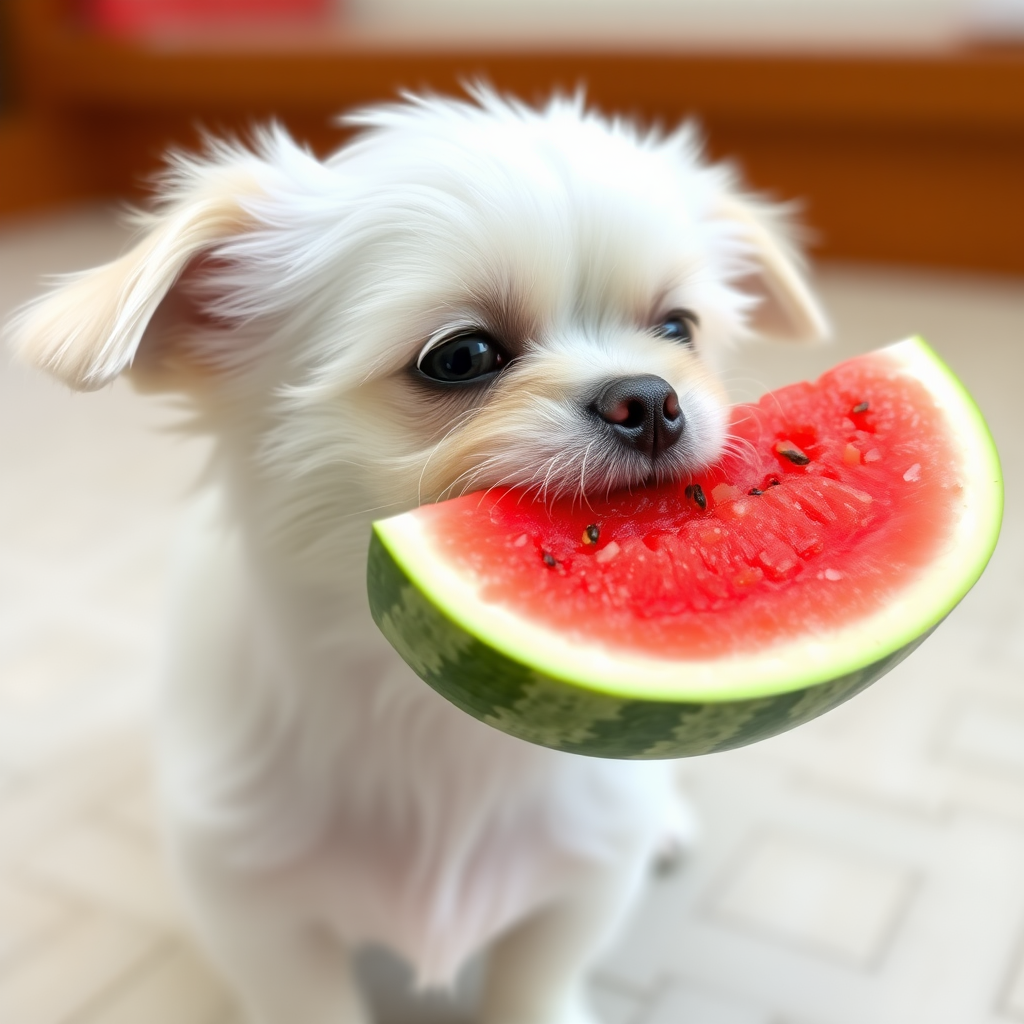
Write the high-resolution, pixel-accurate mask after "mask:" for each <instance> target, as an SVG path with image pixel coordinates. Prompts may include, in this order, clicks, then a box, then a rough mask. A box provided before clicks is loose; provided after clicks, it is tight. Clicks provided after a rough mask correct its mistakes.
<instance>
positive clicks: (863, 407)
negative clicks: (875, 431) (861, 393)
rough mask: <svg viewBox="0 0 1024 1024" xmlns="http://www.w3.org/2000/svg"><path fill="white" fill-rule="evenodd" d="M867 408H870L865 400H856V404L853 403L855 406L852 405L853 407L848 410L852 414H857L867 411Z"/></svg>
mask: <svg viewBox="0 0 1024 1024" xmlns="http://www.w3.org/2000/svg"><path fill="white" fill-rule="evenodd" d="M869 408H871V407H870V406H869V405H868V403H867V402H858V403H857V404H856V405H855V406H854V407H853V408H852V409H851V410H850V412H852V413H853V414H854V415H855V416H856V415H857V414H858V413H862V412H867V411H868V409H869Z"/></svg>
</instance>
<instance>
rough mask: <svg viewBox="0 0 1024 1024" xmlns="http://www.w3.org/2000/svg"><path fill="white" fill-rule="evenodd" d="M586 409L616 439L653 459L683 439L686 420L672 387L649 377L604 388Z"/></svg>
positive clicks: (646, 375)
mask: <svg viewBox="0 0 1024 1024" xmlns="http://www.w3.org/2000/svg"><path fill="white" fill-rule="evenodd" d="M590 408H591V410H592V411H593V412H595V413H596V414H597V415H598V416H600V417H601V419H603V420H604V421H605V422H606V423H610V424H611V427H612V430H614V431H615V434H616V435H617V436H618V437H619V439H620V440H621V441H622V442H623V443H624V444H628V445H629V446H630V447H631V448H635V449H636V450H637V451H638V452H642V453H643V454H644V455H648V456H650V457H651V458H652V459H653V458H656V457H657V456H658V455H660V454H661V453H662V452H663V451H666V450H667V449H669V448H671V447H672V445H674V444H675V443H676V441H678V440H679V438H680V437H682V436H683V427H684V426H685V425H686V419H685V417H684V416H683V410H682V409H680V408H679V396H678V395H677V394H676V393H675V391H674V390H673V388H672V385H671V384H669V382H668V381H667V380H662V378H661V377H655V376H654V374H653V373H645V374H643V375H642V376H638V377H620V378H619V379H618V380H613V381H612V382H611V383H610V384H606V385H605V387H604V388H602V389H601V391H600V392H598V395H597V397H596V398H595V399H594V401H593V402H591V404H590Z"/></svg>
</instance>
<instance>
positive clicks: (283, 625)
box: [16, 92, 824, 1024]
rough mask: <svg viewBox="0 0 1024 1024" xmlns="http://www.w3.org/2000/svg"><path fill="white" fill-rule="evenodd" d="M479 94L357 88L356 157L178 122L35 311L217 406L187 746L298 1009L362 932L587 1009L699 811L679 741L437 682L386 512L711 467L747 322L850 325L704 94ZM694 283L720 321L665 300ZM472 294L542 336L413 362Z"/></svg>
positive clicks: (345, 1005) (179, 796)
mask: <svg viewBox="0 0 1024 1024" xmlns="http://www.w3.org/2000/svg"><path fill="white" fill-rule="evenodd" d="M475 99H476V102H475V103H473V104H470V103H461V102H455V101H448V100H440V99H429V100H424V99H410V100H408V101H407V102H405V103H403V104H399V105H394V106H389V107H382V108H376V109H374V110H371V111H369V112H366V113H364V114H361V115H359V116H357V117H355V118H352V119H351V122H352V123H354V124H355V125H357V126H359V127H361V128H362V129H363V131H362V133H361V134H360V135H358V136H357V137H356V139H355V141H353V142H352V143H350V144H349V145H348V146H346V147H345V148H343V149H342V150H340V151H339V152H338V153H337V154H336V155H335V156H333V157H332V158H330V159H329V160H327V161H325V162H320V161H318V160H317V159H315V158H314V157H313V156H312V155H310V154H309V153H307V152H306V151H304V150H302V149H300V148H299V147H297V146H296V145H295V144H294V143H293V142H292V141H291V140H290V139H289V138H288V137H287V136H286V135H285V134H284V133H283V132H281V131H279V130H273V131H270V132H268V133H266V134H265V135H263V136H261V138H260V139H259V141H258V146H257V148H256V150H255V151H249V150H246V149H243V148H241V147H238V146H229V145H224V144H215V145H212V146H211V148H210V151H209V152H208V153H207V154H206V155H205V156H204V157H202V158H185V157H179V158H177V159H176V161H175V162H174V164H173V165H172V170H171V173H170V174H169V176H168V179H167V181H166V182H165V183H164V187H163V192H162V201H161V205H160V206H159V207H158V208H157V210H156V212H154V213H153V214H152V215H150V216H149V217H147V218H146V219H145V222H144V227H145V229H146V234H145V236H144V237H143V239H142V241H141V242H140V243H139V245H138V246H137V247H136V248H135V249H133V250H132V251H130V252H129V253H128V254H126V255H125V256H123V257H122V258H121V259H120V260H118V261H116V262H115V263H113V264H110V265H108V266H107V267H104V268H99V269H98V270H95V271H90V272H88V273H86V274H83V275H79V276H77V277H76V278H74V279H73V280H72V281H70V282H68V283H66V284H64V286H63V288H62V289H58V290H57V291H55V292H53V293H51V294H49V295H47V296H44V297H43V298H42V299H40V300H39V301H38V302H37V303H35V304H34V305H32V306H31V307H29V308H28V309H27V310H26V311H25V312H24V313H23V314H22V316H21V318H20V320H19V322H18V323H17V325H16V344H17V345H18V346H19V347H20V349H21V351H22V353H23V354H24V355H25V356H26V357H27V358H29V359H31V360H33V361H34V362H36V363H37V364H39V365H42V366H45V367H46V368H48V369H50V370H51V371H52V372H54V373H56V374H58V375H59V376H61V377H62V378H63V379H65V380H67V381H68V382H69V383H70V384H72V385H73V386H75V387H79V388H91V387H99V386H102V385H103V384H104V383H106V382H107V381H109V380H110V379H112V378H113V377H114V376H116V375H117V374H118V373H120V372H122V371H124V370H126V369H128V368H129V367H131V368H132V375H133V378H134V379H136V380H137V381H138V382H139V383H140V384H144V385H145V386H147V387H151V388H156V389H164V390H172V391H178V392H181V393H183V394H184V395H186V396H187V398H188V401H189V407H190V409H191V423H192V426H193V428H194V429H199V430H204V431H208V432H210V433H212V435H213V436H214V438H215V441H216V447H215V454H214V457H213V462H212V465H211V467H210V471H209V474H208V479H209V486H208V488H207V490H206V492H205V494H204V496H203V498H202V499H201V500H200V501H198V502H197V503H196V507H195V510H194V512H193V514H192V516H191V521H190V523H189V526H188V529H187V531H186V533H185V538H184V540H183V543H182V548H181V552H180V556H179V558H178V560H177V565H178V574H177V576H178V579H177V583H176V589H175V593H176V611H175V614H174V617H173V621H172V624H171V630H170V633H169V636H170V642H169V645H168V650H167V666H166V673H165V674H166V679H167V684H168V685H167V697H166V703H165V707H164V710H163V713H162V715H161V744H160V750H161V765H162V778H163V782H164V791H165V795H166V809H167V821H168V826H169V837H170V842H171V847H172V849H173V850H174V851H175V855H176V859H177V862H178V864H179V866H180V869H181V875H182V879H183V882H184V886H185V890H186V892H187V893H188V894H189V898H190V900H191V903H192V905H193V909H194V913H195V918H196V922H197V925H198V927H199V930H200V933H201V934H202V936H203V937H204V938H205V941H206V943H207V946H208V948H209V950H210V953H211V956H212V957H213V958H214V959H215V960H216V961H217V962H218V963H219V964H220V966H221V968H222V969H223V970H224V971H225V973H226V974H227V976H228V977H229V978H230V980H231V981H232V982H233V984H234V985H235V986H236V987H237V989H238V990H239V992H240V993H241V995H242V997H243V998H244V999H245V1000H246V1002H247V1004H248V1005H249V1007H250V1009H251V1012H252V1015H253V1018H254V1019H255V1020H259V1021H263V1022H267V1024H270V1022H273V1024H302V1022H320V1021H323V1022H325V1024H326V1022H328V1021H332V1022H334V1024H353V1022H356V1021H359V1020H361V1019H363V1017H362V1015H363V1010H362V1008H361V1004H360V1000H359V997H358V993H356V991H355V989H354V987H353V985H352V982H351V978H350V976H349V974H348V968H347V959H346V951H347V950H351V949H352V948H353V947H356V946H358V945H360V944H362V943H366V942H380V943H385V944H387V945H390V946H392V947H394V948H395V949H396V950H398V951H399V952H401V953H402V954H404V955H405V956H406V957H408V958H409V960H410V961H411V962H412V963H413V964H414V965H415V966H416V968H417V970H418V974H419V978H420V980H421V982H423V983H424V984H429V983H440V982H445V981H447V980H449V979H450V978H451V977H452V976H453V975H454V973H455V972H456V971H457V970H458V968H459V966H460V965H461V964H462V963H463V962H464V960H465V959H466V958H467V957H468V956H469V955H470V954H472V953H473V952H474V951H476V950H478V949H479V948H481V947H482V946H485V945H487V944H489V943H493V944H494V947H493V952H492V957H491V959H492V975H491V979H490V981H489V983H488V989H487V994H486V995H485V1000H484V1008H483V1013H484V1016H485V1019H486V1021H487V1022H488V1024H549V1022H550V1024H556V1022H557V1024H582V1022H585V1021H588V1020H590V1019H591V1018H590V1017H589V1016H588V1014H587V1011H586V1010H585V1008H584V1007H583V1004H582V1001H581V997H580V984H579V979H580V975H581V972H582V971H583V970H584V969H585V967H586V965H587V964H588V963H589V962H590V961H591V960H592V958H593V956H594V955H595V954H596V951H597V950H598V949H599V948H600V947H601V945H602V943H603V942H605V941H606V939H607V938H608V936H609V935H610V934H611V933H612V932H613V930H614V927H615V926H616V924H617V922H618V921H619V919H620V918H621V916H622V914H623V913H624V912H625V911H626V909H627V908H628V906H629V902H630V900H631V898H632V895H633V893H634V891H635V889H636V886H637V885H638V884H639V880H640V878H641V876H642V874H643V871H644V866H645V865H646V863H647V861H648V860H649V858H650V857H651V855H652V854H653V853H654V852H655V851H656V849H657V848H658V844H659V843H660V842H661V841H662V839H663V833H664V831H665V829H666V828H667V827H669V826H670V824H671V823H672V822H673V821H674V820H677V819H678V813H679V812H678V806H677V802H676V801H677V795H676V794H675V792H674V788H673V783H672V774H671V767H670V766H669V765H667V764H665V763H624V762H612V761H601V760H596V759H587V758H582V757H576V756H572V755H567V754H561V753H558V752H555V751H551V750H547V749H543V748H540V747H533V746H530V745H527V744H525V743H522V742H519V741H517V740H514V739H511V738H509V737H507V736H505V735H503V734H501V733H498V732H496V731H494V730H491V729H490V728H488V727H486V726H484V725H481V724H480V723H478V722H476V721H475V720H473V719H471V718H469V717H468V716H466V715H464V714H462V713H461V712H459V711H458V710H456V709H455V708H454V707H452V706H451V705H449V704H447V703H446V702H445V701H444V700H442V699H441V698H440V697H438V696H437V695H436V694H435V693H434V692H433V691H432V690H430V689H429V688H427V687H426V686H425V685H423V684H422V683H420V682H419V681H418V680H417V679H416V678H415V677H414V676H413V675H412V674H411V672H410V671H409V670H408V669H407V668H406V667H405V665H404V664H403V663H402V662H401V661H399V660H398V658H397V657H396V655H395V654H394V652H393V651H392V650H391V649H390V648H389V647H388V645H387V644H386V642H385V641H384V640H383V639H382V638H381V636H380V635H379V633H378V632H377V630H376V629H375V627H374V626H373V623H372V621H371V620H370V617H369V614H368V611H367V608H366V602H365V594H364V586H365V584H364V565H365V552H366V545H367V539H368V524H369V522H370V521H371V519H372V518H374V517H376V516H378V515H380V514H382V513H388V512H398V511H400V510H403V509H406V508H409V507H411V506H413V505H415V504H416V503H417V502H419V501H421V500H428V499H433V498H436V497H438V496H445V495H448V494H452V493H458V492H460V491H463V490H466V489H470V488H475V487H484V486H492V485H495V484H503V483H516V484H521V485H523V486H525V487H528V488H532V489H533V490H535V491H536V492H537V493H538V494H540V495H542V496H545V497H546V496H550V495H552V494H556V493H559V494H561V493H572V494H579V495H581V496H583V495H587V494H593V493H600V492H603V491H606V490H608V489H610V488H612V487H619V486H631V485H634V484H638V483H641V482H643V481H644V480H645V479H647V478H649V477H650V476H652V475H654V476H673V477H677V476H681V475H683V474H685V473H686V472H688V471H690V470H693V469H695V468H697V467H699V466H700V465H703V464H706V463H707V462H709V461H710V460H712V459H713V458H714V457H715V456H716V455H717V453H718V452H719V450H720V449H721V446H722V444H723V442H724V426H723V423H724V419H723V413H722V400H721V397H720V393H719V391H718V388H717V385H716V384H715V383H714V379H713V377H712V376H711V375H710V373H709V371H708V370H707V369H706V368H705V367H706V366H707V365H708V364H709V363H710V364H712V365H713V363H714V357H715V354H716V352H719V351H721V350H722V348H723V347H724V346H725V345H727V344H729V343H731V342H732V341H733V340H735V339H737V338H741V337H744V336H746V335H748V334H751V333H754V332H756V331H757V330H758V328H759V326H765V325H770V326H772V327H774V328H775V329H777V330H781V331H782V332H783V333H787V334H789V335H791V336H794V337H801V336H810V335H813V334H816V333H820V332H821V331H822V330H823V328H824V325H823V321H822V318H821V314H820V313H819V311H818V309H817V307H816V306H815V304H814V302H813V299H812V298H811V296H810V294H809V292H808V291H807V288H806V286H805V285H804V283H803V281H802V279H801V277H800V275H799V272H798V267H797V264H796V263H795V262H794V257H793V254H792V252H791V251H790V249H789V247H788V245H787V244H786V242H785V241H784V235H783V234H782V233H781V225H780V222H779V220H778V218H777V216H776V215H775V214H773V212H772V211H771V210H768V209H767V208H764V207H761V206H758V205H757V204H756V203H753V202H752V201H750V200H749V199H745V198H744V197H742V196H740V195H739V194H737V192H736V191H735V186H734V181H733V177H732V175H731V174H730V173H729V172H728V171H727V170H724V169H723V168H721V167H713V166H707V165H705V164H703V163H702V162H701V160H700V156H699V152H698V147H697V143H696V141H695V138H694V135H693V132H692V130H690V129H689V128H684V129H683V130H681V131H680V132H679V133H677V134H675V135H672V136H669V137H667V138H663V137H660V136H656V135H648V136H643V135H641V134H639V133H638V132H637V131H636V130H635V129H634V128H633V127H632V126H630V125H629V124H626V123H623V122H608V121H605V120H603V119H602V118H600V117H598V116H596V115H594V114H592V113H588V112H586V111H585V110H584V108H583V105H582V102H581V101H580V100H578V99H577V100H573V101H565V100H556V101H554V102H552V103H551V104H550V105H549V106H548V107H547V108H545V109H544V110H540V111H535V110H532V109H528V108H524V107H521V106H519V105H517V104H515V103H512V102H508V101H505V100H501V99H499V98H497V97H496V96H494V95H492V94H489V93H486V92H478V93H477V94H476V95H475ZM679 307H683V308H686V309H690V310H693V311H695V312H697V313H698V315H699V317H700V327H699V329H698V332H697V345H696V347H697V354H694V353H693V352H690V351H687V350H685V349H683V348H682V347H681V346H679V345H675V344H673V343H672V342H669V341H666V340H665V339H663V338H657V337H654V336H653V335H652V334H651V333H650V330H649V328H650V326H651V325H652V324H654V323H656V322H657V321H658V318H659V317H660V316H664V315H665V313H666V312H667V311H669V310H672V309H675V308H679ZM466 325H476V326H480V327H482V328H486V329H488V330H489V331H491V333H492V334H495V335H496V336H499V337H500V338H502V339H503V340H505V341H506V342H507V344H508V347H509V348H510V350H511V351H512V352H513V353H514V354H515V356H516V359H515V360H514V362H513V363H512V365H511V366H510V367H509V368H508V369H506V370H505V371H503V373H502V374H501V375H500V377H499V378H498V379H497V380H496V381H495V383H493V384H492V385H490V386H489V387H487V388H484V389H462V390H456V391H452V390H449V391H443V390H439V389H436V388H435V389H432V388H431V387H430V386H425V385H424V384H423V383H422V382H417V381H415V380H414V376H413V372H412V370H411V367H413V366H414V365H415V364H416V362H417V359H418V357H419V356H420V355H421V353H422V352H423V351H424V349H425V346H426V345H428V344H429V343H430V342H431V341H432V340H436V339H437V338H438V337H441V336H443V335H444V334H445V333H446V332H450V331H451V330H452V329H454V328H456V327H459V326H466ZM635 373H655V374H658V375H659V376H662V377H664V378H665V379H666V380H668V381H669V382H670V383H671V384H672V385H673V386H674V387H675V389H676V391H677V392H678V394H679V398H680V404H681V406H682V408H683V410H684V413H685V415H686V419H687V430H686V433H685V435H684V440H683V441H682V442H680V443H679V445H678V446H677V447H676V448H673V449H672V452H671V453H670V454H669V455H668V456H667V457H666V459H665V460H663V461H661V462H659V463H658V464H657V465H655V466H653V467H652V466H651V465H650V464H648V463H647V462H645V461H644V459H645V458H646V457H640V456H638V455H637V456H632V455H630V454H629V453H628V452H624V451H623V450H621V448H616V446H614V445H610V444H608V443H607V441H606V439H605V440H602V439H601V438H598V437H597V436H596V435H595V433H594V430H593V423H592V421H591V420H590V419H588V417H587V415H586V414H585V408H586V402H587V401H588V395H590V394H592V393H593V391H594V389H595V388H596V387H598V386H599V385H600V384H601V383H602V382H605V381H607V380H609V379H612V378H614V377H618V376H622V375H629V374H635Z"/></svg>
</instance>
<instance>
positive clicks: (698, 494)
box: [684, 484, 708, 509]
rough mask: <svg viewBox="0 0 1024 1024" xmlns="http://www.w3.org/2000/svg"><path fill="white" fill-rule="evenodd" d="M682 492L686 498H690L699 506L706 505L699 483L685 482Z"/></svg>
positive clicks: (703, 507) (702, 489)
mask: <svg viewBox="0 0 1024 1024" xmlns="http://www.w3.org/2000/svg"><path fill="white" fill-rule="evenodd" d="M684 493H685V494H686V496H687V497H688V498H692V499H693V500H694V502H696V504H697V505H698V506H699V507H700V508H702V509H705V508H707V507H708V499H707V498H705V497H704V488H703V487H701V485H700V484H687V485H686V491H685V492H684Z"/></svg>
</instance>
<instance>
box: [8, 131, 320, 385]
mask: <svg viewBox="0 0 1024 1024" xmlns="http://www.w3.org/2000/svg"><path fill="white" fill-rule="evenodd" d="M310 159H312V158H310ZM267 170H268V164H267V163H266V161H265V160H264V159H262V157H260V156H257V155H256V154H253V153H250V152H247V151H245V150H242V149H240V148H239V149H229V148H227V147H222V148H221V149H219V150H217V151H216V152H215V153H214V154H213V156H212V157H211V158H210V159H203V160H195V161H192V160H179V161H178V162H177V165H176V166H175V167H174V169H173V174H172V177H171V179H170V181H169V184H168V185H167V186H166V187H165V189H164V190H163V191H164V201H163V204H162V206H161V207H160V208H159V209H158V210H157V212H155V213H153V214H150V215H148V216H147V217H146V218H145V220H144V224H145V227H146V228H147V230H146V234H145V235H144V236H143V237H142V238H141V240H140V241H139V242H138V243H137V244H136V245H135V246H134V248H132V249H131V250H129V251H128V252H127V253H126V254H125V255H123V256H121V257H120V258H119V259H116V260H114V261H113V262H112V263H107V264H105V265H104V266H101V267H97V268H95V269H93V270H87V271H84V272H83V273H79V274H73V275H69V276H68V277H65V278H64V279H63V280H61V281H60V282H59V283H58V284H57V286H56V287H55V288H54V289H53V290H52V291H50V292H48V293H46V294H44V295H42V296H41V297H40V298H38V299H36V300H35V301H34V302H32V303H30V304H29V305H28V306H26V307H25V308H24V309H23V310H22V311H21V312H20V313H19V314H18V316H17V317H16V318H15V320H14V321H13V323H12V325H11V329H12V343H13V347H14V349H15V352H16V353H17V354H18V355H19V356H20V357H21V358H23V359H24V360H26V361H27V362H29V363H32V364H34V365H36V366H38V367H40V368H42V369H45V370H47V371H49V372H50V373H52V374H54V376H56V377H58V378H59V379H60V380H62V381H63V382H64V383H66V384H68V385H69V386H70V387H72V388H75V389H76V390H79V391H91V390H95V389H97V388H101V387H103V386H104V385H105V384H108V383H110V381H112V380H113V379H114V378H115V377H117V376H118V375H119V374H120V373H121V372H122V371H124V370H126V369H128V368H129V367H130V366H131V365H132V363H133V361H135V359H136V356H137V355H138V356H139V357H140V358H139V363H140V364H141V365H144V366H145V367H146V369H147V371H148V370H150V369H151V370H152V371H153V374H152V375H151V374H149V373H148V372H147V376H156V377H158V378H159V377H160V375H161V374H163V375H164V377H165V378H174V379H168V380H166V382H165V383H164V386H171V387H173V386H175V384H176V382H177V381H180V377H181V371H182V369H183V368H184V367H183V363H185V362H188V360H189V353H188V350H187V348H186V346H185V345H184V341H185V339H186V338H187V337H188V336H189V335H190V333H193V332H194V330H195V329H196V328H201V327H203V326H204V325H205V326H206V327H209V325H210V318H209V317H208V316H206V314H205V312H204V310H203V308H202V306H201V304H200V303H199V302H198V301H196V299H195V297H194V295H193V294H192V291H191V289H190V288H188V287H183V286H181V285H182V283H183V280H184V279H186V278H187V277H188V276H189V275H190V274H191V272H192V269H193V268H198V267H200V266H201V265H202V264H203V262H204V260H206V259H207V258H208V257H209V256H211V255H212V256H213V257H214V258H216V253H217V249H218V246H220V245H223V244H225V243H227V242H230V241H231V240H232V239H236V238H238V237H239V236H241V235H242V234H244V233H245V232H247V231H249V230H251V228H252V226H253V224H252V221H253V218H252V216H251V215H250V213H249V212H248V211H247V206H246V203H247V201H252V200H254V199H257V198H258V197H260V196H261V195H262V194H263V191H264V188H263V182H264V181H265V179H266V178H267V174H266V171H267ZM192 361H193V362H194V361H195V360H194V359H193V360H192ZM186 369H191V370H194V369H196V368H195V367H191V368H186ZM202 369H203V368H202V367H201V366H200V367H199V368H198V370H199V372H202ZM175 371H177V372H175ZM160 383H161V382H160V381H159V380H158V386H160Z"/></svg>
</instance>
